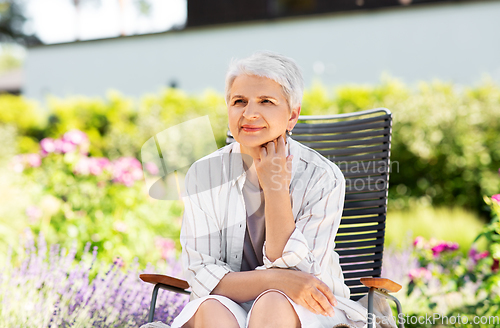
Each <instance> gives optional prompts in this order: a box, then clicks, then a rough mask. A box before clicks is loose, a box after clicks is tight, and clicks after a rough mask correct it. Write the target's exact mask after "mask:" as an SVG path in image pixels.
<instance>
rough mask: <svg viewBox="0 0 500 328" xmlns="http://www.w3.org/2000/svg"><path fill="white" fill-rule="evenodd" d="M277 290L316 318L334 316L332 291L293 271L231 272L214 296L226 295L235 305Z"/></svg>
mask: <svg viewBox="0 0 500 328" xmlns="http://www.w3.org/2000/svg"><path fill="white" fill-rule="evenodd" d="M269 289H277V290H280V291H282V292H284V293H285V294H286V295H287V296H288V297H290V298H291V299H292V300H293V301H294V302H295V303H297V304H299V305H302V306H303V307H305V308H306V309H309V310H310V311H311V312H313V313H316V314H322V315H325V316H334V315H335V312H334V309H333V307H334V306H337V300H336V299H335V297H334V296H333V293H332V292H331V290H330V288H328V286H327V285H326V284H325V283H323V282H322V281H321V280H319V279H317V278H316V277H314V276H313V275H311V274H308V273H305V272H301V271H296V270H290V269H267V270H252V271H245V272H230V273H228V274H226V275H225V276H224V278H222V280H221V281H220V282H219V284H218V285H217V286H216V287H215V288H214V290H213V291H212V293H211V294H212V295H223V296H226V297H228V298H230V299H232V300H234V301H235V302H238V303H244V302H248V301H251V300H254V299H256V298H257V296H259V295H260V294H261V293H262V292H264V291H266V290H269Z"/></svg>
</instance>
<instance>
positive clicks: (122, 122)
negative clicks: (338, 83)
mask: <svg viewBox="0 0 500 328" xmlns="http://www.w3.org/2000/svg"><path fill="white" fill-rule="evenodd" d="M375 107H386V108H389V109H390V110H391V111H392V112H393V113H394V122H393V139H392V140H393V141H392V142H393V144H392V161H393V162H394V163H396V162H397V165H393V166H392V168H393V169H394V171H393V172H392V174H391V181H390V182H391V188H390V191H389V193H390V198H391V201H390V202H389V204H390V206H392V207H394V208H395V209H403V208H408V204H410V203H411V201H414V200H415V199H421V200H424V201H425V202H427V203H431V204H432V205H438V206H459V207H460V206H462V207H466V208H468V209H471V210H474V211H476V212H481V211H483V214H486V212H484V208H483V206H484V205H483V203H482V195H483V194H486V195H490V194H492V193H493V192H495V191H496V190H498V187H500V185H499V182H498V181H497V180H496V179H493V177H494V176H495V174H496V168H497V167H498V166H500V136H499V133H498V131H500V87H499V86H497V85H494V84H493V83H491V82H484V83H483V84H482V85H480V86H478V87H474V88H462V89H459V88H458V87H457V86H454V85H453V84H450V83H442V82H431V83H424V82H422V83H420V84H419V85H418V87H416V88H415V89H411V88H409V87H408V86H406V85H404V84H402V83H400V82H398V81H397V80H394V79H390V78H384V79H383V80H382V82H381V83H380V84H378V85H375V86H359V85H349V86H344V87H340V88H336V89H335V90H330V91H329V90H328V89H327V88H326V87H324V86H321V85H320V84H315V85H313V87H312V88H311V89H309V90H308V91H307V92H306V93H305V95H304V99H303V108H302V114H305V115H311V114H315V115H318V114H334V113H345V112H352V111H358V110H364V109H369V108H375ZM13 111H15V112H19V113H22V115H18V114H13ZM35 114H36V115H35ZM43 115H45V116H43ZM203 115H209V118H210V121H211V124H212V127H213V131H214V134H215V137H216V141H217V145H218V146H219V147H221V146H223V145H224V141H225V133H226V131H227V114H226V108H225V103H224V99H223V97H222V96H221V95H220V94H217V93H213V92H207V93H205V94H202V95H200V96H194V95H188V94H186V93H184V92H182V91H180V90H176V89H165V90H163V91H161V92H160V93H158V94H148V95H145V96H144V97H142V98H141V99H140V100H133V99H130V98H127V97H124V96H122V95H120V94H118V93H116V92H110V93H109V94H108V96H107V97H106V98H105V99H101V98H86V97H69V98H66V99H57V98H51V99H50V100H49V101H48V110H47V111H46V112H44V111H41V110H40V109H39V107H38V106H37V105H36V104H35V103H33V102H30V101H27V100H24V99H23V98H22V97H15V96H0V124H1V123H4V124H5V123H8V124H14V125H15V126H17V128H18V130H19V138H18V144H19V148H20V151H21V152H33V149H35V148H36V142H37V141H39V140H41V139H42V138H44V137H55V136H58V135H60V134H62V133H64V132H66V131H69V130H71V129H79V130H81V131H83V132H85V133H86V134H87V135H88V136H89V138H90V140H91V148H90V154H91V155H93V156H105V157H108V158H110V159H116V158H119V157H120V156H134V157H136V158H139V151H140V148H141V146H142V145H143V143H144V142H145V141H146V140H148V139H149V138H150V137H151V136H152V135H153V134H155V133H158V132H160V131H162V130H164V129H167V128H168V127H170V126H173V125H175V124H177V123H180V122H184V121H186V120H188V119H191V118H195V117H199V116H203ZM32 117H38V118H37V119H33V118H32ZM40 117H41V118H40Z"/></svg>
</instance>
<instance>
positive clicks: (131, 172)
mask: <svg viewBox="0 0 500 328" xmlns="http://www.w3.org/2000/svg"><path fill="white" fill-rule="evenodd" d="M112 165H113V181H115V182H118V183H122V184H124V185H126V186H127V187H131V186H132V185H133V184H134V182H135V181H137V180H141V179H142V178H143V173H142V166H141V162H139V161H138V160H137V159H136V158H134V157H122V158H119V159H118V160H116V161H114V162H113V163H112Z"/></svg>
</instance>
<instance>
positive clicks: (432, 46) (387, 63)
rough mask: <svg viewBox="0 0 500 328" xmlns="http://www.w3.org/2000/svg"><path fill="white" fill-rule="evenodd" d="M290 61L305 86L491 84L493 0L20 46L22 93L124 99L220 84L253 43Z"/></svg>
mask: <svg viewBox="0 0 500 328" xmlns="http://www.w3.org/2000/svg"><path fill="white" fill-rule="evenodd" d="M263 49H266V50H273V51H277V52H280V53H283V54H285V55H287V56H290V57H292V58H294V59H295V60H296V61H297V62H298V63H299V65H300V66H301V67H302V69H303V72H304V78H305V81H306V84H307V85H310V84H311V83H312V82H313V81H314V80H316V79H320V80H321V81H322V82H323V83H324V84H326V85H331V86H335V85H340V84H345V83H377V82H378V81H380V77H381V75H382V74H383V73H384V72H387V73H389V74H390V75H392V76H395V77H398V78H400V79H402V80H403V81H405V82H407V83H410V84H412V83H414V82H416V81H419V80H427V81H428V80H431V79H434V78H438V79H441V80H446V81H453V82H456V83H458V84H467V85H470V84H473V83H477V82H479V81H480V80H481V78H482V77H484V75H489V76H490V77H492V78H493V79H494V80H495V81H497V82H500V1H479V2H465V3H447V4H432V5H425V6H423V5H422V6H414V7H408V8H395V9H384V10H375V11H363V12H351V13H341V14H328V15H321V16H314V17H302V18H293V19H282V20H275V21H266V22H254V23H242V24H230V25H224V26H215V27H205V28H201V27H200V28H188V29H185V30H182V31H170V32H165V33H160V34H152V35H143V36H133V37H123V38H115V39H105V40H96V41H84V42H76V43H67V44H58V45H47V46H39V47H34V48H30V49H29V50H28V56H27V60H26V82H25V87H24V94H25V95H26V96H28V97H30V98H35V99H43V98H44V97H45V96H46V95H48V94H53V95H56V96H67V95H72V94H83V95H90V96H94V95H104V94H105V93H106V91H107V90H109V89H115V90H119V91H121V92H123V93H124V94H126V95H129V96H140V95H142V94H144V93H148V92H156V91H158V89H159V88H160V87H162V86H166V85H169V84H170V83H171V82H172V81H175V82H176V83H177V86H178V87H179V88H181V89H183V90H186V91H188V92H200V91H203V90H205V89H207V88H211V89H215V90H218V91H222V90H223V89H224V74H225V71H226V68H227V66H228V63H229V62H230V60H231V58H234V57H236V58H241V57H244V56H247V55H249V54H251V53H253V52H254V51H256V50H263Z"/></svg>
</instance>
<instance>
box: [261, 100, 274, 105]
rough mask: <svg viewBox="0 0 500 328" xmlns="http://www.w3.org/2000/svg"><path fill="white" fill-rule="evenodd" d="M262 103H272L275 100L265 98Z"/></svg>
mask: <svg viewBox="0 0 500 328" xmlns="http://www.w3.org/2000/svg"><path fill="white" fill-rule="evenodd" d="M262 103H264V104H272V103H273V102H272V101H271V100H269V99H263V100H262Z"/></svg>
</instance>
